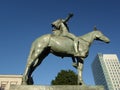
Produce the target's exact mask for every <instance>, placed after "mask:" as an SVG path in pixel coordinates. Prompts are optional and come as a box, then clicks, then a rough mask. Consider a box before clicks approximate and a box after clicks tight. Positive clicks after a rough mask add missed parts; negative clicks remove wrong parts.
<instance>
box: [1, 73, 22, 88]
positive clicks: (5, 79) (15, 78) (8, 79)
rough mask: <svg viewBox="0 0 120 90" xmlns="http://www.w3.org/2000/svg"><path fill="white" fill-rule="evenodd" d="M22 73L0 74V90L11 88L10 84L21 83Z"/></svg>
mask: <svg viewBox="0 0 120 90" xmlns="http://www.w3.org/2000/svg"><path fill="white" fill-rule="evenodd" d="M21 84H22V75H0V90H9V88H10V85H21Z"/></svg>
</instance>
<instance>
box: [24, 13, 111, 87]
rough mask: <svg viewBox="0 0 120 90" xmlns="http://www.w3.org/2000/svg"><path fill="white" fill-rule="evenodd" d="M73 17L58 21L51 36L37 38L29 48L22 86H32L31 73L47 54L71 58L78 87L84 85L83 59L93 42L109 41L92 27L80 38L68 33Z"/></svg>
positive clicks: (54, 24)
mask: <svg viewBox="0 0 120 90" xmlns="http://www.w3.org/2000/svg"><path fill="white" fill-rule="evenodd" d="M72 16H73V14H69V15H68V17H67V18H66V19H58V20H56V21H54V22H53V23H52V24H51V25H52V27H53V30H52V32H53V33H52V34H45V35H43V36H41V37H39V38H37V39H36V40H35V41H34V42H33V43H32V46H31V50H30V54H29V56H28V60H27V64H26V68H25V72H24V73H23V79H22V84H27V85H30V84H33V82H32V81H33V79H32V77H31V75H32V73H33V71H34V70H35V69H36V68H37V67H38V66H39V65H40V64H41V63H42V61H43V60H44V58H45V57H47V55H48V54H49V53H52V54H54V55H55V56H59V57H62V58H63V57H71V58H72V60H73V64H72V65H73V66H74V67H75V68H76V69H77V70H78V85H84V82H83V79H82V71H83V65H84V59H85V58H86V57H87V56H88V53H89V48H90V46H91V44H92V43H93V41H94V40H99V41H102V42H105V43H109V42H110V40H109V38H108V37H106V36H105V35H104V34H103V33H102V32H101V31H100V30H98V29H97V28H96V27H94V30H93V31H92V32H89V33H87V34H85V35H82V36H75V35H74V34H72V33H70V32H69V28H68V25H67V22H68V20H69V19H70V18H71V17H72Z"/></svg>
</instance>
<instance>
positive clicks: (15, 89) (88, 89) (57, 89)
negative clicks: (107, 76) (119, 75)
mask: <svg viewBox="0 0 120 90" xmlns="http://www.w3.org/2000/svg"><path fill="white" fill-rule="evenodd" d="M10 90H104V87H103V86H79V85H53V86H42V85H13V86H11V87H10Z"/></svg>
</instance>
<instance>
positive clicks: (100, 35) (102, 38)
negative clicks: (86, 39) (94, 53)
mask: <svg viewBox="0 0 120 90" xmlns="http://www.w3.org/2000/svg"><path fill="white" fill-rule="evenodd" d="M94 33H95V34H94V35H95V39H96V40H100V41H103V42H105V43H109V42H110V40H109V38H108V37H106V36H105V35H104V34H103V33H102V32H101V31H100V30H97V29H96V27H95V28H94Z"/></svg>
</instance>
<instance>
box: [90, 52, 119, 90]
mask: <svg viewBox="0 0 120 90" xmlns="http://www.w3.org/2000/svg"><path fill="white" fill-rule="evenodd" d="M92 71H93V76H94V80H95V84H96V85H103V86H104V87H105V90H120V61H119V59H118V57H117V55H116V54H101V53H99V54H98V55H97V56H96V58H95V60H94V61H93V63H92Z"/></svg>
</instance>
